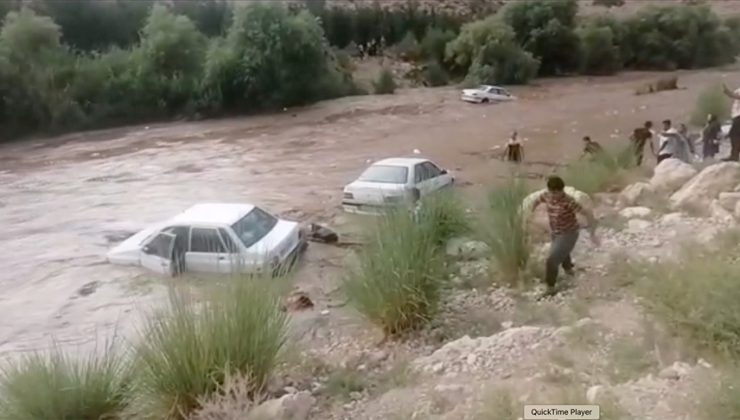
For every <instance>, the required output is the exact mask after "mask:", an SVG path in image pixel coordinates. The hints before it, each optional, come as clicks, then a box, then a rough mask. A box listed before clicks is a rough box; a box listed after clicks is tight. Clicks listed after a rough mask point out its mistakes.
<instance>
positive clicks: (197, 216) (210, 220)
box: [169, 203, 255, 225]
mask: <svg viewBox="0 0 740 420" xmlns="http://www.w3.org/2000/svg"><path fill="white" fill-rule="evenodd" d="M254 207H255V206H254V205H252V204H239V203H201V204H196V205H194V206H192V207H190V208H188V209H187V210H185V211H184V212H182V213H180V214H178V215H177V216H175V217H173V218H172V219H170V221H169V223H170V224H172V223H178V224H205V225H232V224H234V223H236V222H237V221H238V220H239V219H241V218H242V217H244V216H246V215H247V213H249V212H250V211H252V210H253V209H254Z"/></svg>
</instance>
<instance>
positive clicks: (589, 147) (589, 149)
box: [581, 136, 604, 158]
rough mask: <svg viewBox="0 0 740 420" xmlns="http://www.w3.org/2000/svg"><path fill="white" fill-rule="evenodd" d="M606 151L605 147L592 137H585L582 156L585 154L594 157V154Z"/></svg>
mask: <svg viewBox="0 0 740 420" xmlns="http://www.w3.org/2000/svg"><path fill="white" fill-rule="evenodd" d="M603 151H604V148H603V147H601V145H600V144H599V143H597V142H595V141H593V140H591V137H589V136H585V137H583V155H582V156H581V157H582V158H583V157H585V156H590V157H591V158H593V157H594V156H596V155H598V154H600V153H601V152H603Z"/></svg>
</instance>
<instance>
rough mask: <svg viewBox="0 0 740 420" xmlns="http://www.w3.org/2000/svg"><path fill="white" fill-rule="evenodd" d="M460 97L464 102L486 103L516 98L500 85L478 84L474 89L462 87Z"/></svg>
mask: <svg viewBox="0 0 740 420" xmlns="http://www.w3.org/2000/svg"><path fill="white" fill-rule="evenodd" d="M460 99H462V100H463V101H465V102H472V103H476V104H487V103H489V102H490V103H495V102H508V101H512V100H514V99H516V97H515V96H513V95H512V94H511V93H510V92H509V91H508V90H506V89H504V88H502V87H500V86H491V85H480V86H478V87H477V88H475V89H463V91H462V95H461V97H460Z"/></svg>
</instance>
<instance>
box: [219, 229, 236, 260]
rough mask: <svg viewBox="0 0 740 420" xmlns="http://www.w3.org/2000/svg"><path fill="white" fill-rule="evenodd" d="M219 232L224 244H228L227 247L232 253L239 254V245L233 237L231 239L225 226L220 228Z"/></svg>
mask: <svg viewBox="0 0 740 420" xmlns="http://www.w3.org/2000/svg"><path fill="white" fill-rule="evenodd" d="M218 233H219V234H221V239H222V240H223V241H224V244H225V245H226V249H227V250H228V251H229V252H230V253H232V254H237V253H239V247H238V246H236V243H235V242H234V240H233V239H231V235H229V232H228V231H227V230H226V229H224V228H219V229H218Z"/></svg>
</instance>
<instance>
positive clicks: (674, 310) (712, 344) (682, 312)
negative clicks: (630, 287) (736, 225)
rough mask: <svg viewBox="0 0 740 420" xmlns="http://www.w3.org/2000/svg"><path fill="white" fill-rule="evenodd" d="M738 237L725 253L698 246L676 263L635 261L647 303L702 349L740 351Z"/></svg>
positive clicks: (636, 281)
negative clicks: (643, 262) (737, 281)
mask: <svg viewBox="0 0 740 420" xmlns="http://www.w3.org/2000/svg"><path fill="white" fill-rule="evenodd" d="M737 249H738V248H737V241H736V238H735V241H733V243H732V244H728V246H723V247H722V249H721V250H719V251H709V250H702V249H697V248H696V247H692V248H691V249H690V250H689V249H686V250H685V252H684V253H683V254H682V255H681V256H680V258H678V259H676V260H675V261H673V260H672V261H670V262H665V263H658V264H635V265H634V266H632V269H631V272H630V273H629V276H630V277H631V278H632V279H634V284H635V288H636V291H637V293H638V294H639V295H640V296H641V297H642V302H643V304H644V305H645V306H646V307H647V308H648V310H650V311H651V312H652V313H653V314H655V315H656V316H658V317H659V318H660V319H661V320H662V321H663V322H665V323H666V325H668V326H669V327H670V328H671V329H672V330H673V331H674V332H675V333H677V334H679V335H680V336H682V337H684V338H686V339H689V340H690V341H691V342H693V343H694V344H696V345H697V346H698V347H699V348H703V349H708V350H710V351H716V352H722V353H727V354H728V355H730V356H732V357H734V358H737V356H738V355H740V307H738V305H737V304H736V302H737V300H738V299H740V290H739V289H738V288H737V287H736V283H735V281H734V280H735V279H736V278H737V277H738V275H740V263H738V261H737V259H736V258H734V255H735V254H736V252H737Z"/></svg>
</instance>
